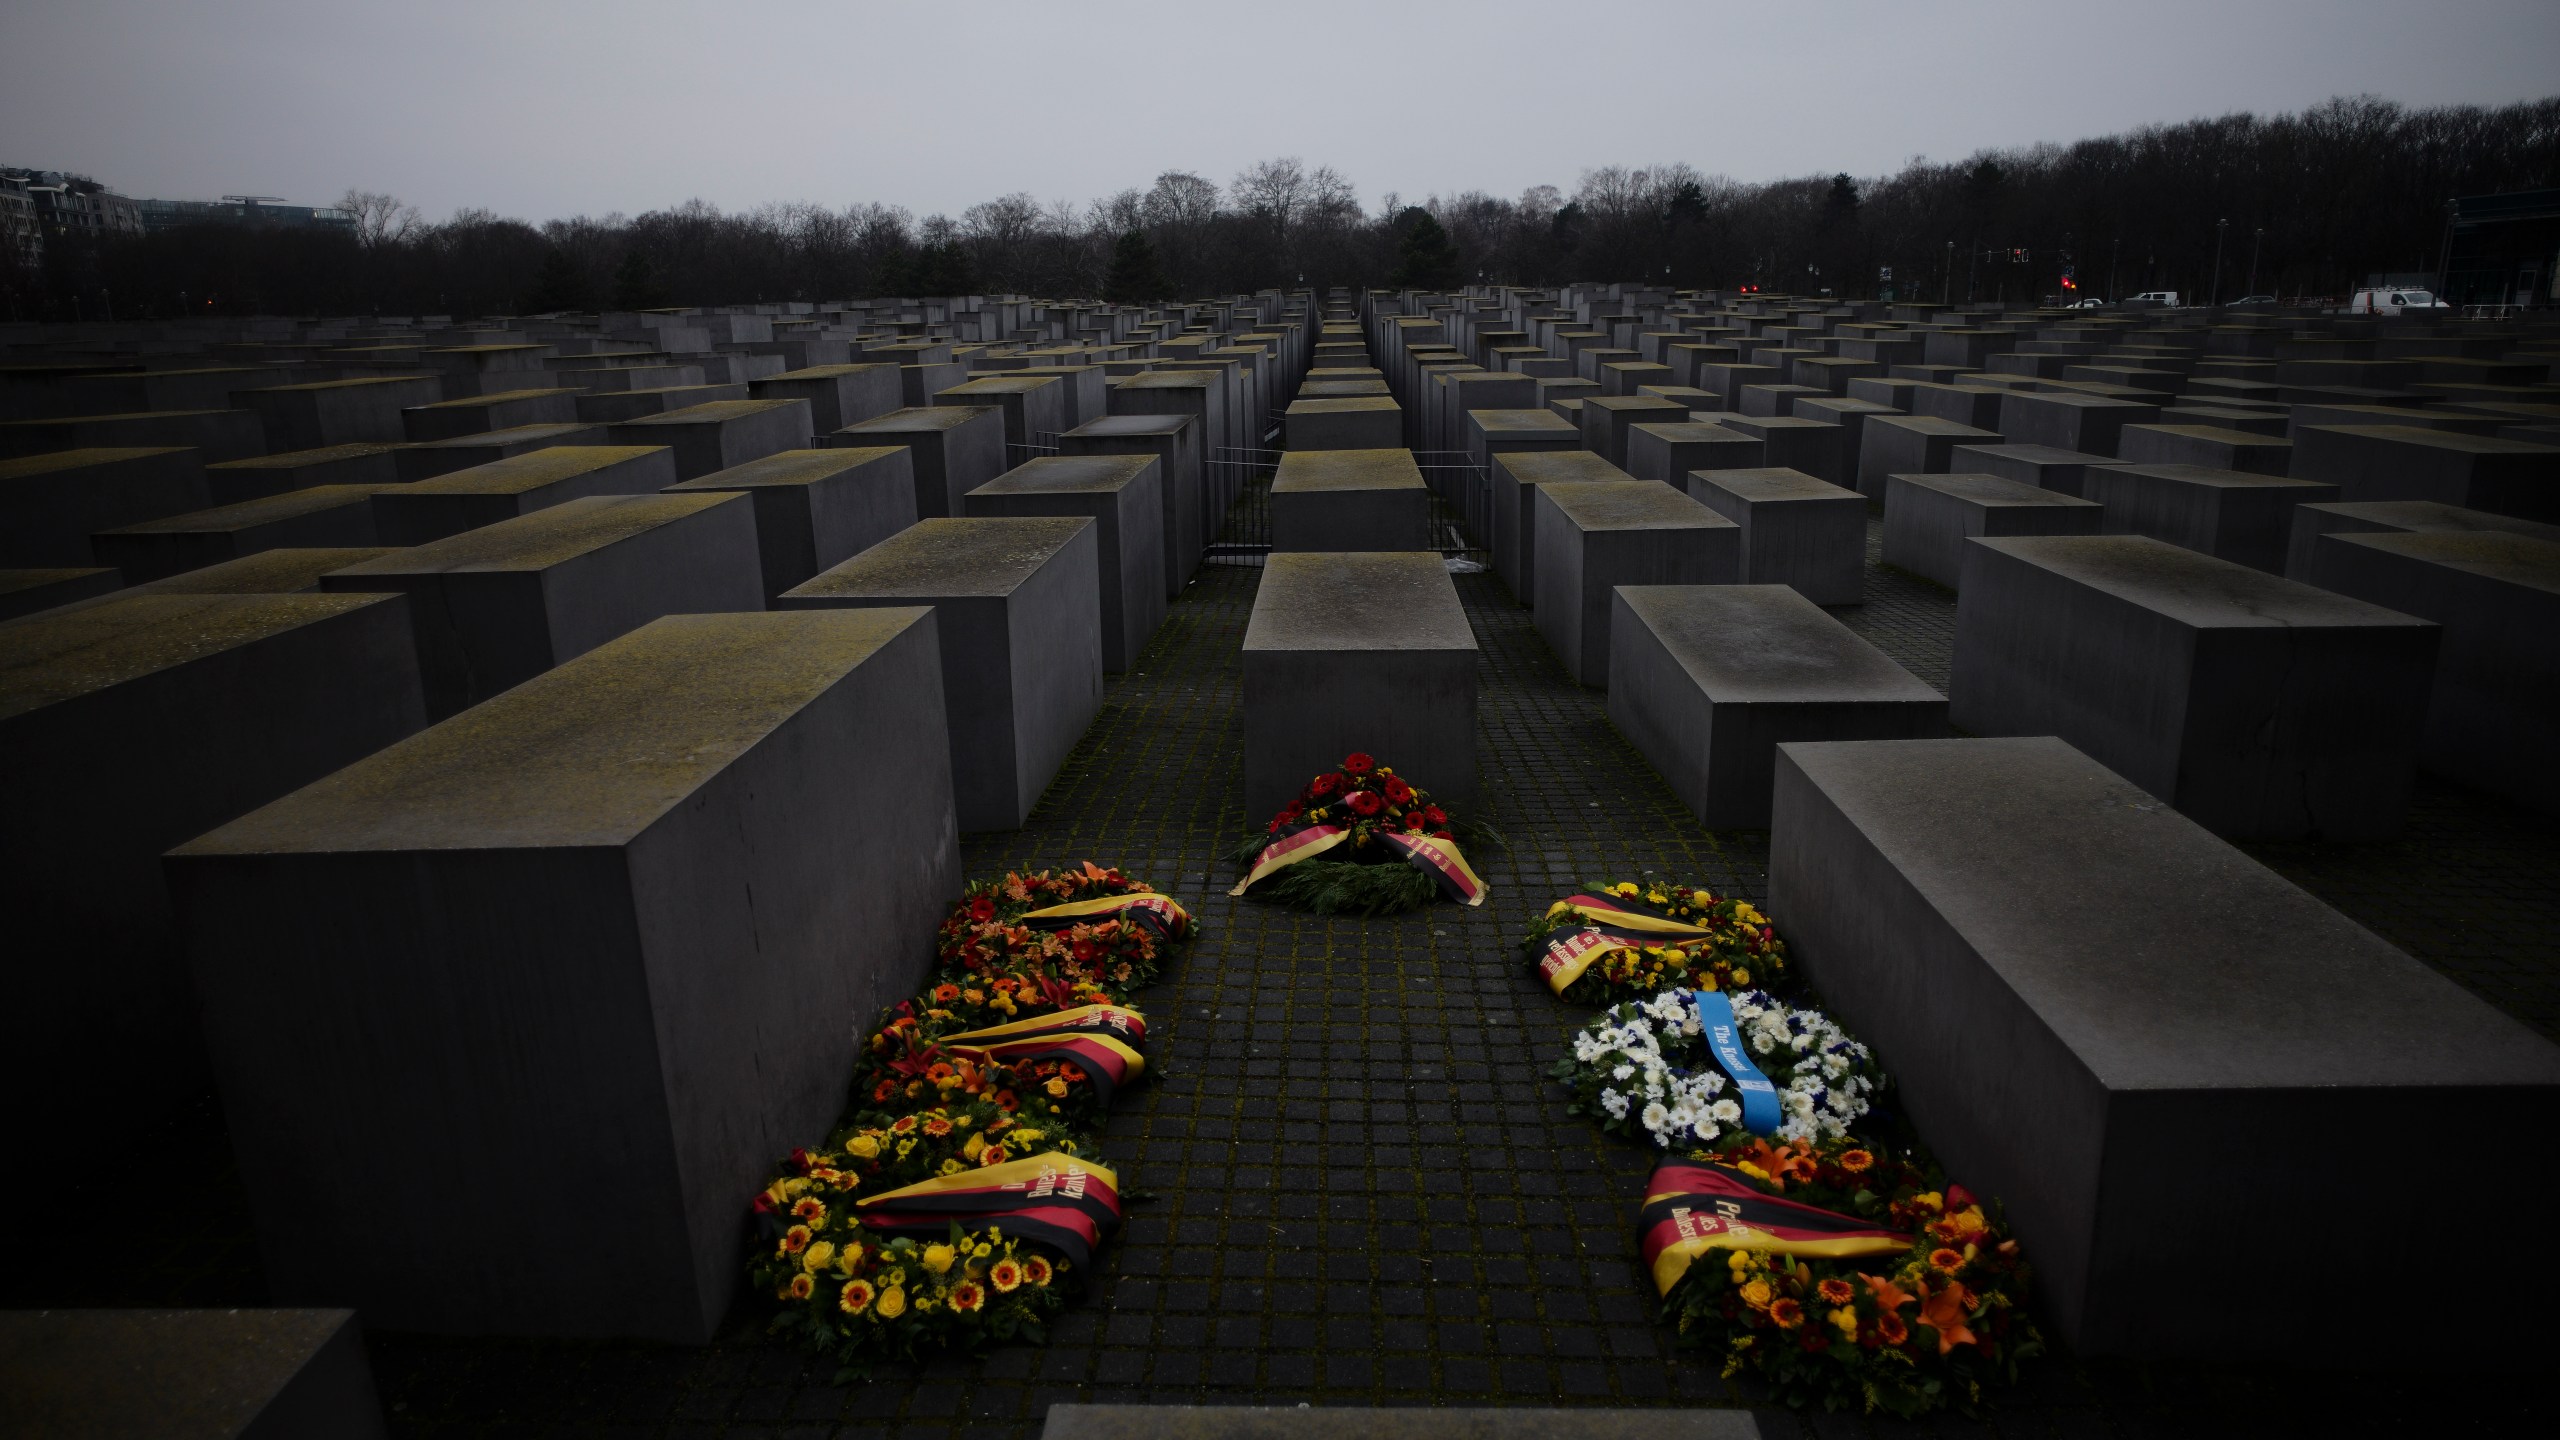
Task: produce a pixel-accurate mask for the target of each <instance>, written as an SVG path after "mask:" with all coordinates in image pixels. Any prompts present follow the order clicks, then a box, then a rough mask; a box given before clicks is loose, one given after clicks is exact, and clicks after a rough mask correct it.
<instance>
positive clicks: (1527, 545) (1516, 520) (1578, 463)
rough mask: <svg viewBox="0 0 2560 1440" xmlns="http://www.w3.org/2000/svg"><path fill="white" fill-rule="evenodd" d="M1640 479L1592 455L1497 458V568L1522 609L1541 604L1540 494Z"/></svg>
mask: <svg viewBox="0 0 2560 1440" xmlns="http://www.w3.org/2000/svg"><path fill="white" fill-rule="evenodd" d="M1634 478H1635V477H1634V476H1632V475H1629V474H1628V473H1627V472H1626V471H1624V470H1621V469H1619V468H1618V467H1617V466H1615V465H1612V464H1610V463H1609V462H1608V461H1606V460H1603V459H1601V458H1600V457H1599V456H1597V455H1594V454H1592V453H1591V452H1590V451H1588V450H1579V449H1577V450H1528V451H1515V452H1510V453H1506V454H1497V455H1495V456H1494V457H1493V471H1492V480H1493V525H1492V530H1493V536H1492V545H1493V569H1494V573H1495V574H1497V575H1500V576H1501V577H1502V580H1503V583H1504V584H1507V585H1509V586H1510V587H1511V594H1512V597H1513V598H1514V599H1517V600H1518V601H1519V602H1520V603H1521V604H1523V605H1533V604H1535V603H1536V601H1537V594H1538V592H1537V564H1538V543H1537V536H1538V529H1537V516H1538V511H1537V506H1536V504H1535V501H1536V498H1537V497H1536V493H1535V492H1536V490H1537V488H1538V487H1539V486H1541V485H1574V484H1583V483H1587V482H1591V481H1614V480H1632V479H1634Z"/></svg>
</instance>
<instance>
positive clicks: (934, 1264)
mask: <svg viewBox="0 0 2560 1440" xmlns="http://www.w3.org/2000/svg"><path fill="white" fill-rule="evenodd" d="M959 1258H960V1257H959V1255H958V1254H957V1253H955V1252H954V1251H953V1250H952V1248H951V1247H950V1246H948V1245H927V1246H926V1247H924V1268H926V1269H927V1270H930V1271H932V1272H933V1273H934V1274H936V1275H940V1274H942V1273H943V1272H945V1271H947V1270H949V1269H950V1268H951V1262H952V1261H954V1260H957V1259H959Z"/></svg>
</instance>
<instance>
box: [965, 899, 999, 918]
mask: <svg viewBox="0 0 2560 1440" xmlns="http://www.w3.org/2000/svg"><path fill="white" fill-rule="evenodd" d="M969 918H970V919H972V920H993V919H994V918H996V902H995V901H993V900H990V899H988V898H987V897H986V896H984V895H981V896H979V897H978V898H977V899H975V900H972V901H970V902H969Z"/></svg>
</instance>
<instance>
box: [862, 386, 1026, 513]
mask: <svg viewBox="0 0 2560 1440" xmlns="http://www.w3.org/2000/svg"><path fill="white" fill-rule="evenodd" d="M833 443H835V444H837V445H839V446H877V445H900V446H904V447H906V448H907V449H908V450H910V451H913V452H914V453H913V454H912V455H910V456H909V457H908V462H909V463H910V464H911V465H913V466H914V468H915V478H916V518H918V519H920V520H930V519H933V518H935V517H937V516H953V515H958V514H960V513H961V512H962V506H961V503H960V502H961V497H962V496H965V495H967V494H968V493H969V492H970V491H972V490H975V489H977V488H978V487H979V486H981V485H984V484H986V483H987V482H988V481H990V480H993V479H994V478H996V477H997V476H998V475H1001V474H1003V473H1004V472H1005V471H1006V470H1007V469H1008V468H1010V467H1008V466H1007V465H1006V464H1005V453H1006V452H1005V438H1004V412H1003V410H1001V409H1000V408H998V407H996V406H993V405H911V406H908V407H907V408H906V409H903V410H892V411H890V412H889V413H888V414H886V415H883V416H880V417H879V418H878V419H875V420H864V421H861V422H859V423H857V424H853V425H848V426H846V427H844V428H843V429H841V430H838V431H837V432H836V433H835V435H834V437H833Z"/></svg>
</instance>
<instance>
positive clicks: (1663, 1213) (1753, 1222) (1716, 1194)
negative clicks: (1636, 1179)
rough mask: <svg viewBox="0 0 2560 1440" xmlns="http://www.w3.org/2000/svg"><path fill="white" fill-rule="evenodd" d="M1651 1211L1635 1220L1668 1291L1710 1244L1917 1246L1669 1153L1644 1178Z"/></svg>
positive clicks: (1863, 1251)
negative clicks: (1764, 1193) (1665, 1158)
mask: <svg viewBox="0 0 2560 1440" xmlns="http://www.w3.org/2000/svg"><path fill="white" fill-rule="evenodd" d="M1644 1188H1645V1196H1644V1211H1643V1213H1642V1215H1641V1216H1640V1217H1639V1218H1638V1220H1637V1222H1636V1235H1637V1242H1638V1245H1639V1248H1641V1250H1642V1251H1643V1253H1644V1263H1645V1267H1646V1268H1647V1269H1649V1270H1651V1271H1652V1272H1653V1284H1654V1288H1655V1289H1656V1290H1658V1291H1660V1292H1661V1293H1662V1294H1665V1295H1668V1294H1670V1293H1671V1287H1672V1286H1674V1285H1676V1284H1678V1283H1679V1282H1680V1277H1681V1276H1682V1275H1685V1274H1687V1273H1688V1271H1689V1262H1691V1261H1693V1260H1695V1259H1697V1258H1698V1257H1699V1256H1701V1255H1704V1254H1706V1253H1707V1252H1708V1251H1710V1250H1766V1251H1770V1252H1773V1253H1775V1254H1779V1255H1810V1256H1817V1257H1824V1258H1829V1259H1835V1260H1836V1259H1844V1258H1847V1257H1850V1256H1857V1255H1895V1254H1900V1253H1901V1252H1903V1251H1905V1250H1908V1249H1910V1248H1911V1240H1910V1237H1909V1236H1905V1235H1897V1234H1895V1233H1893V1232H1892V1231H1890V1230H1884V1229H1879V1228H1877V1227H1876V1226H1874V1225H1871V1224H1868V1223H1867V1222H1866V1221H1864V1220H1861V1219H1858V1218H1857V1217H1856V1216H1854V1215H1843V1214H1840V1213H1839V1212H1838V1211H1836V1210H1824V1209H1821V1208H1819V1207H1817V1206H1813V1205H1801V1204H1798V1203H1797V1202H1795V1201H1793V1200H1781V1199H1779V1198H1778V1197H1776V1196H1774V1195H1763V1194H1761V1193H1760V1192H1759V1191H1758V1190H1757V1189H1754V1188H1753V1187H1752V1185H1751V1184H1750V1182H1749V1181H1746V1180H1744V1179H1742V1178H1741V1177H1740V1176H1738V1175H1735V1174H1734V1173H1733V1172H1731V1171H1729V1170H1726V1169H1723V1168H1722V1167H1720V1166H1714V1165H1705V1164H1701V1163H1699V1162H1697V1161H1694V1160H1665V1161H1663V1162H1662V1163H1661V1164H1659V1165H1656V1166H1655V1167H1654V1168H1653V1178H1652V1179H1650V1180H1648V1181H1646V1182H1645V1187H1644Z"/></svg>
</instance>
